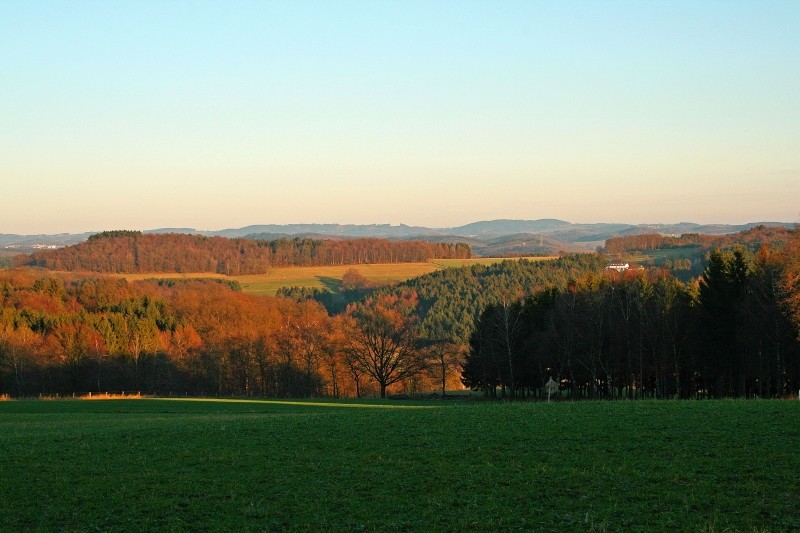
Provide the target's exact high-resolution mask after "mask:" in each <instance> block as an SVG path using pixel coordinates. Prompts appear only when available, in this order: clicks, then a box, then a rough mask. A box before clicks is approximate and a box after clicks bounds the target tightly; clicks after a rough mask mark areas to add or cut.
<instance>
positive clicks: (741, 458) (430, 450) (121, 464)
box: [0, 399, 800, 532]
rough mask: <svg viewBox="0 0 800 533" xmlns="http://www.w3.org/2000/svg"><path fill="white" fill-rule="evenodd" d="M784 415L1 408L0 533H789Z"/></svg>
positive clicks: (798, 487)
mask: <svg viewBox="0 0 800 533" xmlns="http://www.w3.org/2000/svg"><path fill="white" fill-rule="evenodd" d="M798 403H799V402H797V401H777V400H775V401H773V400H760V401H755V400H750V401H702V402H700V401H698V402H690V401H684V402H669V401H664V402H649V401H642V402H578V403H567V402H565V403H550V404H548V403H499V402H497V403H483V402H453V403H449V402H428V403H417V404H414V403H405V402H394V403H392V402H387V403H375V402H372V403H350V404H343V403H334V402H331V403H325V402H310V403H305V402H268V401H257V400H254V401H246V400H245V401H241V400H239V401H236V400H227V401H226V400H205V401H197V400H154V399H140V400H107V401H91V402H89V401H79V400H78V401H75V400H72V401H36V400H30V401H8V402H0V450H2V458H1V459H0V474H1V475H0V524H1V525H0V529H2V530H8V531H37V530H38V531H53V530H58V531H152V530H168V531H287V530H288V531H433V532H435V531H511V530H536V531H798V530H800V506H798V505H797V502H798V501H800V477H799V476H798V475H797V472H800V453H798V452H797V450H798V449H800V406H798Z"/></svg>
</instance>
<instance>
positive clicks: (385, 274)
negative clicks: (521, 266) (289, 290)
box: [117, 257, 555, 296]
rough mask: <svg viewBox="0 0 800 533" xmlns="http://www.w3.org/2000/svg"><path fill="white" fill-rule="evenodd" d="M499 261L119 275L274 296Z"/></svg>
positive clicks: (385, 281) (396, 280) (388, 280)
mask: <svg viewBox="0 0 800 533" xmlns="http://www.w3.org/2000/svg"><path fill="white" fill-rule="evenodd" d="M527 259H530V260H534V261H545V260H548V259H555V258H554V257H533V258H527ZM504 260H505V259H502V258H492V257H484V258H476V259H436V260H432V261H429V262H426V263H387V264H370V265H338V266H320V267H286V268H273V269H271V270H270V271H269V272H267V273H266V274H252V275H244V276H224V275H222V274H214V273H207V272H202V273H166V274H164V273H157V274H156V273H148V274H119V275H117V277H124V278H126V279H129V280H142V279H154V278H156V279H180V278H214V279H229V280H235V281H238V282H239V283H240V284H241V286H242V290H243V291H244V292H249V293H252V294H266V295H270V296H274V295H275V293H277V292H278V289H280V288H282V287H308V288H318V289H324V288H327V289H330V290H331V291H333V292H336V291H337V290H338V284H339V282H340V281H341V279H342V277H343V276H344V274H345V272H347V271H348V270H350V269H355V270H357V271H358V273H359V274H361V275H362V276H364V277H365V278H366V279H367V280H368V281H371V282H373V283H377V284H391V283H399V282H402V281H406V280H409V279H411V278H416V277H419V276H423V275H425V274H430V273H431V272H434V271H436V270H440V269H443V268H454V267H461V266H470V265H475V264H482V265H488V264H493V263H498V262H500V261H504Z"/></svg>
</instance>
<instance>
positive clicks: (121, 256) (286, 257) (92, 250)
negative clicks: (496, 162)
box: [15, 231, 471, 276]
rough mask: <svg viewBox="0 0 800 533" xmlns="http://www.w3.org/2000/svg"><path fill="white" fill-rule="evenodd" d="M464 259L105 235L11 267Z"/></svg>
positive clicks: (136, 268) (374, 244)
mask: <svg viewBox="0 0 800 533" xmlns="http://www.w3.org/2000/svg"><path fill="white" fill-rule="evenodd" d="M469 257H471V250H470V248H469V246H468V245H466V244H463V243H457V244H449V243H429V242H423V241H401V242H393V241H388V240H384V239H346V240H344V239H343V240H315V239H302V238H293V239H286V238H282V239H275V240H269V241H262V240H253V239H228V238H224V237H204V236H200V235H187V234H179V233H170V234H143V233H141V232H138V231H109V232H104V233H99V234H96V235H93V236H91V237H90V238H89V239H88V240H87V241H86V242H83V243H80V244H77V245H73V246H68V247H65V248H60V249H57V250H40V251H36V252H34V253H32V254H30V255H26V256H19V257H18V258H16V259H15V266H35V267H42V268H47V269H50V270H58V271H71V272H76V271H87V272H102V273H151V272H152V273H165V272H214V273H219V274H225V275H232V276H234V275H243V274H263V273H265V272H267V271H268V270H269V268H272V267H288V266H331V265H351V264H352V265H358V264H373V263H413V262H425V261H429V260H431V259H464V258H469Z"/></svg>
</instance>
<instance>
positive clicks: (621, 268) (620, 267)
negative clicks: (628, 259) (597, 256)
mask: <svg viewBox="0 0 800 533" xmlns="http://www.w3.org/2000/svg"><path fill="white" fill-rule="evenodd" d="M630 267H631V265H630V264H628V263H623V262H621V261H612V262H611V264H610V265H608V266H607V267H606V268H608V269H609V270H616V271H617V272H625V271H626V270H628V269H629V268H630Z"/></svg>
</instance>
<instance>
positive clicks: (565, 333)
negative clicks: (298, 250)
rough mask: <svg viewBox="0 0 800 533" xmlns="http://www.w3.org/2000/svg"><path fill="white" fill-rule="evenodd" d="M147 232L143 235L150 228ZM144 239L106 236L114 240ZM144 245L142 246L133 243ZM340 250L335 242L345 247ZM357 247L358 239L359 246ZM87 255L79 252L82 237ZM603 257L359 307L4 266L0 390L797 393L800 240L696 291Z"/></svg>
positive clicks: (526, 264) (359, 293)
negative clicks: (551, 386) (615, 266)
mask: <svg viewBox="0 0 800 533" xmlns="http://www.w3.org/2000/svg"><path fill="white" fill-rule="evenodd" d="M141 237H147V236H141ZM120 238H122V239H133V238H134V237H133V236H113V237H112V236H107V237H106V236H101V237H98V238H96V239H94V240H95V241H97V242H100V243H101V244H104V243H105V241H111V242H116V241H117V240H118V239H120ZM136 238H138V237H136ZM336 242H339V241H336ZM345 242H346V241H345ZM79 246H80V245H79ZM607 264H608V258H607V256H604V255H601V254H574V255H566V256H563V257H561V258H559V259H557V260H553V261H538V262H537V261H527V260H517V261H512V260H507V261H503V262H501V263H497V264H493V265H472V266H470V267H460V268H449V269H443V270H440V271H437V272H434V273H431V274H428V275H425V276H422V277H419V278H415V279H412V280H409V281H407V282H405V283H402V284H399V285H396V286H390V287H375V286H370V285H369V284H366V283H364V280H362V279H360V278H359V276H358V275H357V272H356V271H355V270H353V271H352V272H350V273H348V275H346V276H345V279H344V280H343V281H342V285H343V286H342V290H343V291H345V292H348V293H349V294H350V296H351V297H350V298H349V299H348V300H347V302H346V303H345V305H339V306H338V307H330V308H328V309H326V307H325V306H324V305H323V304H322V303H321V302H320V301H317V299H319V300H322V301H323V302H324V301H325V296H326V294H325V293H323V292H319V291H302V290H299V289H295V290H292V289H287V290H286V291H284V292H283V293H282V296H279V297H267V296H255V295H249V294H245V293H242V292H241V291H240V290H239V288H238V285H237V284H236V283H231V282H225V281H221V280H209V279H189V280H160V281H159V280H157V279H154V280H148V281H133V282H131V281H126V280H124V279H117V278H113V277H110V276H103V275H101V274H96V273H94V274H93V273H88V272H85V273H64V272H53V271H48V270H43V269H41V268H16V269H10V270H5V271H0V394H9V395H12V396H30V395H38V394H54V393H57V394H70V393H80V394H84V393H88V392H103V391H138V392H142V393H146V394H157V395H173V394H184V395H185V394H190V395H221V396H271V397H314V396H330V397H343V396H349V397H356V396H364V395H367V396H371V395H378V394H380V395H381V396H384V395H389V394H393V393H405V394H410V393H416V392H420V391H428V392H430V391H434V390H440V391H441V393H445V392H446V391H447V390H452V389H453V388H457V387H458V385H459V384H460V383H459V382H461V383H463V385H465V386H466V387H468V388H470V389H473V390H476V391H483V393H484V394H485V395H487V396H489V397H503V398H518V399H522V398H541V397H543V395H544V389H543V386H544V384H545V383H546V382H547V381H548V380H549V379H553V380H555V382H556V383H557V384H558V386H559V395H560V396H562V397H565V398H676V397H677V398H705V397H781V396H786V395H788V394H791V393H794V392H796V391H797V389H798V388H800V343H798V325H799V324H800V231H798V230H795V231H794V232H793V233H792V234H790V235H788V236H787V239H786V241H784V242H783V243H782V244H781V245H780V246H778V247H776V248H774V249H773V248H770V247H768V246H761V247H760V248H759V249H758V251H757V252H755V253H752V252H751V251H750V250H748V249H746V248H744V247H741V246H738V245H734V246H731V247H727V248H716V249H714V250H712V251H711V252H709V254H708V258H707V266H706V268H705V270H704V272H703V275H702V276H701V277H700V278H698V279H694V280H691V281H689V282H683V281H680V280H678V279H676V278H674V277H673V276H672V275H671V274H670V272H669V271H666V270H664V269H659V268H650V269H641V270H629V271H627V272H624V273H618V272H616V271H612V270H609V269H607V268H606V266H607Z"/></svg>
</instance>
